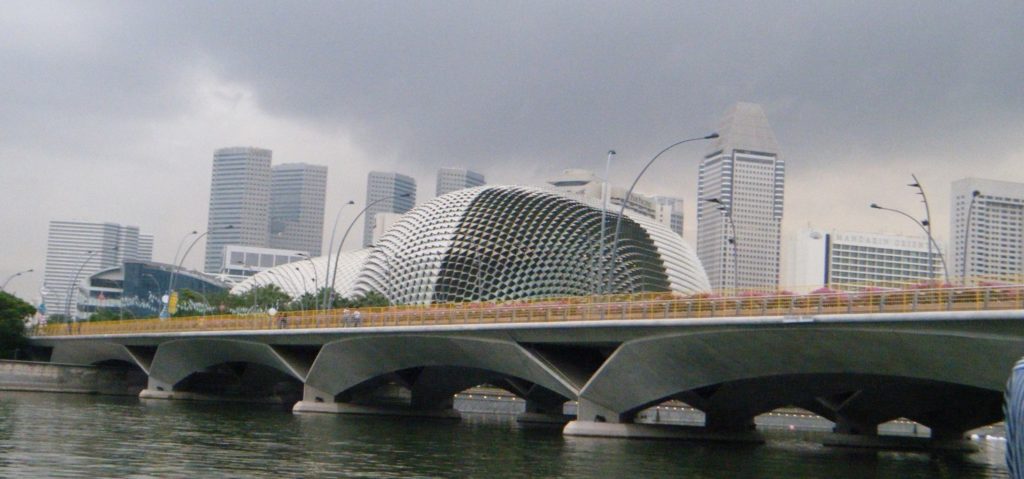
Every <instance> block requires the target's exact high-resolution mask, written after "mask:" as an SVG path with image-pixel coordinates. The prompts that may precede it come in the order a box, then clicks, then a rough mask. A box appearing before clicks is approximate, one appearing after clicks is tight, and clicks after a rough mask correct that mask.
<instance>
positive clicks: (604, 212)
mask: <svg viewBox="0 0 1024 479" xmlns="http://www.w3.org/2000/svg"><path fill="white" fill-rule="evenodd" d="M613 156H615V150H608V159H606V160H605V162H604V182H603V183H601V249H600V250H599V254H598V259H600V260H603V259H604V242H605V240H604V237H605V235H606V233H605V228H607V226H605V223H607V220H606V218H607V217H608V196H609V195H611V188H610V187H609V186H610V185H609V184H608V175H609V173H608V172H609V170H610V169H611V166H612V157H613ZM605 286H606V284H605V283H604V282H603V281H602V282H601V283H600V285H599V286H598V287H599V288H600V290H599V291H600V293H601V294H604V293H605Z"/></svg>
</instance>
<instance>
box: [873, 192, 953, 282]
mask: <svg viewBox="0 0 1024 479" xmlns="http://www.w3.org/2000/svg"><path fill="white" fill-rule="evenodd" d="M871 207H872V208H874V209H876V210H883V211H891V212H893V213H899V214H901V215H903V216H905V217H907V218H908V219H910V221H913V222H914V224H916V225H917V226H919V227H920V228H921V230H922V231H924V233H925V234H926V235H928V270H929V275H928V276H929V277H930V278H932V279H934V278H935V268H934V267H933V266H932V265H933V264H934V263H933V262H932V245H934V246H935V249H936V250H938V249H939V245H938V244H937V243H935V238H933V237H932V232H931V231H930V230H929V229H928V227H927V226H926V225H927V223H928V220H924V221H918V220H917V218H914V217H913V216H910V215H909V214H907V213H905V212H903V211H900V210H897V209H895V208H886V207H884V206H879V205H878V204H877V203H871ZM939 259H940V260H942V269H943V271H944V272H945V274H946V282H947V283H949V269H948V268H946V258H945V257H943V255H942V251H939Z"/></svg>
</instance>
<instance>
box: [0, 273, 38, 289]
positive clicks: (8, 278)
mask: <svg viewBox="0 0 1024 479" xmlns="http://www.w3.org/2000/svg"><path fill="white" fill-rule="evenodd" d="M33 271H35V270H34V269H31V268H29V269H26V270H24V271H18V272H17V273H14V274H12V275H10V276H8V277H7V279H5V280H4V284H2V285H0V291H6V290H7V283H10V282H11V280H12V279H14V278H17V277H18V276H21V275H23V274H25V273H31V272H33Z"/></svg>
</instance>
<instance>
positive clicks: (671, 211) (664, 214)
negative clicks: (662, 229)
mask: <svg viewBox="0 0 1024 479" xmlns="http://www.w3.org/2000/svg"><path fill="white" fill-rule="evenodd" d="M651 199H652V200H654V202H655V204H657V208H656V211H655V217H654V219H656V220H658V222H659V223H661V224H663V225H665V226H668V228H669V229H670V230H672V231H674V232H675V233H676V234H677V235H679V236H682V235H683V200H681V199H679V198H673V197H671V196H653V197H651Z"/></svg>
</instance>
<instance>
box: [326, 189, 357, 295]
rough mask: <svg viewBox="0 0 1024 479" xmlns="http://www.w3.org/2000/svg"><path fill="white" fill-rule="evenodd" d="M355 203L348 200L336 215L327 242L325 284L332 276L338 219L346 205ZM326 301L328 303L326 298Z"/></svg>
mask: <svg viewBox="0 0 1024 479" xmlns="http://www.w3.org/2000/svg"><path fill="white" fill-rule="evenodd" d="M354 204H356V202H355V201H352V200H348V202H347V203H345V204H343V205H341V208H338V213H336V214H335V215H334V226H332V227H331V241H330V243H328V244H327V267H326V269H327V271H325V272H324V274H326V276H324V286H326V285H327V278H329V277H330V276H331V271H330V269H331V251H333V250H334V233H336V232H337V231H338V220H339V219H341V212H342V211H345V207H346V206H352V205H354ZM324 298H327V292H326V291H324ZM324 302H325V303H326V299H325V300H324Z"/></svg>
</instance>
